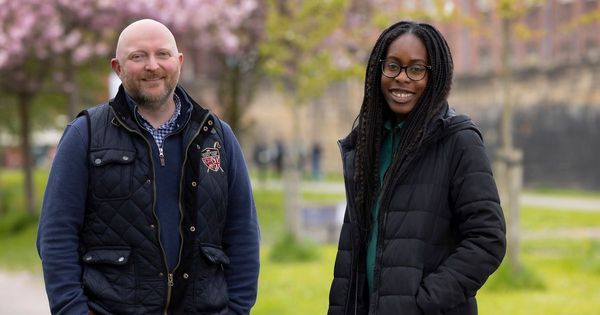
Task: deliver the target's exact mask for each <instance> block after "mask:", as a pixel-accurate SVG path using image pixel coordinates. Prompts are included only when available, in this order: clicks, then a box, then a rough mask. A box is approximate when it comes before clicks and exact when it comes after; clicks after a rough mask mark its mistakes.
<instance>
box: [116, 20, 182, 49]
mask: <svg viewBox="0 0 600 315" xmlns="http://www.w3.org/2000/svg"><path fill="white" fill-rule="evenodd" d="M145 49H168V50H172V51H174V52H177V51H178V50H177V44H176V42H175V37H174V36H173V34H172V33H171V31H169V29H168V28H167V27H166V26H164V25H163V24H161V23H159V22H156V21H154V20H141V21H138V22H134V23H133V24H131V25H129V26H128V27H126V28H125V29H124V30H123V32H121V35H120V36H119V41H118V42H117V51H116V53H117V56H119V55H123V54H128V53H129V52H131V51H135V50H145Z"/></svg>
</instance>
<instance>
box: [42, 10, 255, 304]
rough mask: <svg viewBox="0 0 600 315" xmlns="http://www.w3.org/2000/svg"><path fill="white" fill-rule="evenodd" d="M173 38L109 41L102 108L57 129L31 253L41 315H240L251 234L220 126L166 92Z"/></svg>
mask: <svg viewBox="0 0 600 315" xmlns="http://www.w3.org/2000/svg"><path fill="white" fill-rule="evenodd" d="M182 64H183V54H182V53H180V52H179V50H178V48H177V44H176V41H175V38H174V36H173V34H172V33H171V32H170V31H169V29H168V28H167V27H166V26H164V25H163V24H161V23H159V22H157V21H154V20H148V19H145V20H140V21H136V22H134V23H132V24H130V25H129V26H127V27H126V28H125V29H124V30H123V31H122V33H121V34H120V36H119V40H118V43H117V49H116V52H115V58H113V59H112V60H111V67H112V69H113V71H114V72H115V73H116V74H117V75H118V76H119V78H120V79H121V82H122V84H121V86H120V87H119V91H118V93H117V95H116V96H115V98H114V99H111V100H109V101H107V102H106V103H104V104H101V105H98V106H95V107H92V108H89V109H87V110H84V111H83V112H82V113H80V115H79V116H78V117H77V118H76V119H75V120H74V121H72V122H71V123H69V124H68V125H67V127H66V129H65V132H64V134H63V137H62V139H61V141H60V143H59V145H58V149H57V152H56V157H55V159H54V162H53V165H52V169H51V171H50V176H49V179H48V184H47V187H46V192H45V194H44V201H43V205H42V214H41V218H40V224H39V231H38V239H37V246H38V252H39V254H40V257H41V258H42V266H43V271H44V279H45V284H46V291H47V293H48V299H49V301H50V308H51V311H52V314H69V315H71V314H249V312H250V309H251V308H252V306H253V305H254V302H255V300H256V290H257V281H258V271H259V231H258V223H257V218H256V210H255V206H254V201H253V197H252V190H251V187H250V181H249V177H248V172H247V169H246V164H245V161H244V157H243V155H242V151H241V149H240V145H239V143H238V141H237V139H236V137H235V135H234V134H233V132H232V130H231V128H230V127H229V126H228V125H227V124H226V123H225V122H223V121H221V120H220V119H218V118H217V117H216V116H215V115H214V114H213V113H211V112H209V111H208V110H206V109H204V108H202V107H201V106H200V105H198V104H197V103H196V102H195V101H194V100H193V99H192V98H191V97H190V95H189V94H187V92H186V91H185V90H184V89H183V88H182V87H181V86H179V85H178V82H179V76H180V73H181V66H182Z"/></svg>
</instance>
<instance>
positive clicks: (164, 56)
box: [157, 51, 171, 58]
mask: <svg viewBox="0 0 600 315" xmlns="http://www.w3.org/2000/svg"><path fill="white" fill-rule="evenodd" d="M157 55H158V57H159V58H169V57H171V54H170V53H168V52H166V51H162V52H159V53H158V54H157Z"/></svg>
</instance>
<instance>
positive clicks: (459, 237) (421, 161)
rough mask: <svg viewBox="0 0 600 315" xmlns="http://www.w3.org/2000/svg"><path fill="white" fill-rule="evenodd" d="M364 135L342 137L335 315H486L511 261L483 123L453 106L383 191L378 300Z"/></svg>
mask: <svg viewBox="0 0 600 315" xmlns="http://www.w3.org/2000/svg"><path fill="white" fill-rule="evenodd" d="M355 138H356V132H352V133H351V134H350V135H349V136H348V137H347V138H345V139H344V140H342V141H340V148H341V151H342V157H343V163H344V175H345V179H346V191H347V198H348V207H347V209H346V216H345V220H344V224H343V227H342V232H341V235H340V241H339V250H338V254H337V258H336V262H335V269H334V280H333V283H332V286H331V292H330V297H329V298H330V305H329V312H328V314H330V315H338V314H339V315H342V314H343V315H346V314H377V315H392V314H394V315H396V314H402V315H423V314H425V315H438V314H456V315H458V314H460V315H470V314H477V303H476V301H475V294H476V292H477V290H478V289H479V288H480V287H481V286H482V285H483V283H484V282H485V281H486V279H487V278H488V276H489V275H490V274H491V273H492V272H494V271H495V270H496V268H497V267H498V266H499V265H500V262H501V261H502V258H503V257H504V253H505V250H506V239H505V232H506V227H505V222H504V217H503V214H502V209H501V207H500V202H499V198H498V193H497V189H496V184H495V182H494V179H493V177H492V171H491V167H490V162H489V160H488V158H487V155H486V152H485V148H484V146H483V142H482V137H481V134H480V133H479V131H478V130H477V128H476V127H475V125H474V124H473V123H472V121H471V120H470V119H469V118H468V117H467V116H464V115H457V114H456V113H455V112H454V111H453V110H452V109H448V108H446V109H444V110H443V111H442V113H440V114H439V116H438V117H436V118H434V119H433V121H432V125H431V127H430V128H429V132H428V134H427V136H426V137H425V140H424V145H423V146H422V148H421V149H420V151H418V152H416V153H415V154H414V155H413V156H412V157H411V158H410V159H408V162H407V163H405V165H403V166H402V167H401V169H400V170H399V173H398V174H393V176H394V178H396V179H397V181H396V183H395V184H394V185H390V186H391V187H388V188H386V187H383V193H382V194H383V197H382V204H381V208H380V209H381V211H380V216H379V227H380V232H379V240H378V243H377V252H376V266H375V273H374V288H373V294H372V295H371V297H370V298H369V296H368V289H367V285H366V275H365V249H364V248H363V247H364V246H360V245H359V241H358V239H357V235H358V227H357V226H356V222H355V220H354V218H355V217H356V216H357V213H356V208H355V207H354V205H353V200H354V197H355V194H354V191H353V187H354V183H353V177H354V170H353V165H354V154H355V151H354V149H355V147H354V146H355V142H356V139H355ZM390 194H391V195H390ZM386 195H387V196H388V197H389V198H386ZM385 200H389V202H387V203H386V201H385Z"/></svg>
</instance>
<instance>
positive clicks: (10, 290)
mask: <svg viewBox="0 0 600 315" xmlns="http://www.w3.org/2000/svg"><path fill="white" fill-rule="evenodd" d="M253 186H254V187H255V189H261V188H263V189H264V188H267V189H281V187H282V186H281V183H280V182H277V181H268V182H266V183H258V182H254V183H253ZM301 188H302V190H303V191H319V192H328V193H341V194H343V193H344V186H343V185H342V184H339V183H328V182H309V183H306V182H305V183H302V186H301ZM521 203H522V204H525V205H529V206H540V207H545V208H547V209H556V210H570V211H593V212H600V200H599V199H591V198H576V197H552V196H548V195H537V194H523V195H522V196H521ZM523 237H524V238H525V239H547V238H554V239H555V238H559V239H564V238H570V239H590V238H595V239H600V227H598V228H582V229H556V230H548V231H528V232H524V234H523ZM9 314H10V315H48V314H50V312H49V310H48V300H47V297H46V293H45V291H44V288H43V282H42V279H41V276H40V275H32V274H29V273H22V272H19V273H9V272H6V271H2V270H0V315H9Z"/></svg>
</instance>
